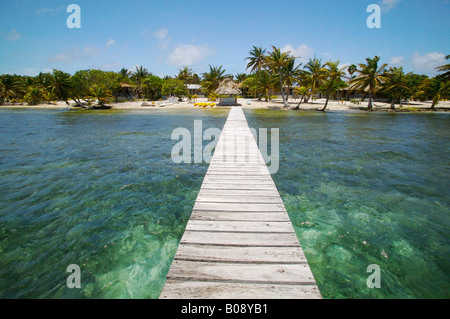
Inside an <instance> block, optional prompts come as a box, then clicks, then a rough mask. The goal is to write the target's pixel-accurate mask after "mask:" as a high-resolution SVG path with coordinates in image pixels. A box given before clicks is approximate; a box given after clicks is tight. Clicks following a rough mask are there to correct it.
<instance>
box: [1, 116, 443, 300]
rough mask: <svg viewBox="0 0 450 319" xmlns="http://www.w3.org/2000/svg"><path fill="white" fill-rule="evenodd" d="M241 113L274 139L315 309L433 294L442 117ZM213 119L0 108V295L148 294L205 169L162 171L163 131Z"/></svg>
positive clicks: (220, 119) (161, 277)
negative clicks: (330, 302)
mask: <svg viewBox="0 0 450 319" xmlns="http://www.w3.org/2000/svg"><path fill="white" fill-rule="evenodd" d="M245 113H246V116H247V118H248V120H249V124H250V125H251V126H253V127H255V128H258V127H265V128H273V127H278V128H279V129H280V144H281V145H280V157H281V158H280V168H279V170H278V172H277V173H276V174H274V175H273V178H274V180H275V183H276V184H277V187H278V189H279V191H280V193H281V196H282V198H283V201H284V203H285V205H286V208H287V210H288V212H289V215H290V217H291V219H292V222H293V224H294V227H295V230H296V232H297V235H298V237H299V240H300V243H301V245H302V247H303V249H304V251H305V253H306V255H307V257H308V261H309V263H310V265H311V268H312V271H313V273H314V275H315V278H316V280H317V283H318V285H319V288H320V290H321V293H322V295H323V296H324V297H327V298H371V297H375V298H383V297H384V298H393V297H397V298H408V297H416V298H429V297H438V298H448V297H449V291H450V269H449V264H450V263H449V262H450V260H449V259H450V257H449V256H450V255H449V247H450V246H449V244H450V243H449V241H450V240H449V235H448V234H449V225H450V217H449V208H450V202H449V198H450V196H449V195H450V187H449V186H450V185H449V183H450V182H449V176H450V174H449V172H450V148H449V146H450V145H449V142H450V140H449V129H448V128H449V127H450V116H448V115H447V114H376V113H372V114H367V113H332V112H330V113H326V114H322V113H315V112H314V113H304V112H289V111H288V112H280V111H278V112H277V111H263V110H245ZM227 114H228V110H152V112H148V111H146V112H138V111H92V112H90V111H89V112H87V111H85V112H73V111H53V110H48V111H47V110H0V176H1V183H0V256H1V259H0V278H1V280H0V297H2V298H26V297H28V298H157V297H158V296H159V294H160V291H161V289H162V287H163V285H164V281H165V275H166V273H167V271H168V269H169V267H170V264H171V262H172V259H173V256H174V254H175V252H176V249H177V245H178V242H179V240H180V238H181V235H182V232H183V230H184V227H185V225H186V222H187V220H188V218H189V216H190V213H191V210H192V206H193V204H194V201H195V198H196V196H197V193H198V190H199V188H200V185H201V182H202V180H203V177H204V174H205V172H206V169H207V165H206V164H174V163H173V162H172V161H171V157H170V152H171V148H172V146H173V145H174V144H175V143H176V142H174V141H171V140H170V136H171V133H172V131H173V129H175V128H176V127H186V128H188V129H190V130H191V132H193V126H194V120H197V119H202V120H203V129H206V128H208V127H218V128H221V127H222V126H223V124H224V122H225V119H226V116H227ZM204 144H206V143H204ZM69 264H78V265H80V266H81V274H82V278H81V285H82V288H81V289H68V288H67V287H66V279H67V277H68V276H69V273H67V272H66V267H67V266H68V265H69ZM369 264H378V265H379V266H380V268H381V288H380V289H369V288H367V286H366V279H367V277H368V276H369V275H370V274H369V273H366V268H367V266H368V265H369Z"/></svg>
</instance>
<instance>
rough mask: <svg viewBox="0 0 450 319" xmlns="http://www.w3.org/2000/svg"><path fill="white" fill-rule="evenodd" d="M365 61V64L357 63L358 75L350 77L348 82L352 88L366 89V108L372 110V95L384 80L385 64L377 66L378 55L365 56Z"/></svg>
mask: <svg viewBox="0 0 450 319" xmlns="http://www.w3.org/2000/svg"><path fill="white" fill-rule="evenodd" d="M366 61H367V64H364V63H358V66H359V69H358V70H356V72H357V73H358V76H356V77H355V78H354V79H352V80H351V81H350V83H351V84H352V89H359V90H364V91H368V93H369V103H368V104H367V110H368V111H372V108H373V105H372V96H373V94H374V93H375V92H376V90H377V88H378V87H379V86H380V85H381V84H383V83H384V81H385V75H384V70H385V68H386V66H387V64H383V65H381V66H380V67H378V62H379V61H380V57H379V56H375V57H374V58H366Z"/></svg>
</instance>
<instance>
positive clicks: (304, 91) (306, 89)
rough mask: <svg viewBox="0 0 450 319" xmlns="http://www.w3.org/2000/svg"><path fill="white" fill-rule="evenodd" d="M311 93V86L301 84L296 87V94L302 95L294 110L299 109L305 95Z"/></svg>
mask: <svg viewBox="0 0 450 319" xmlns="http://www.w3.org/2000/svg"><path fill="white" fill-rule="evenodd" d="M308 93H309V87H307V86H304V85H302V86H299V87H296V88H294V95H296V96H300V102H298V104H297V106H296V107H294V108H293V110H298V109H299V108H300V104H302V102H303V100H304V99H305V96H306V95H308Z"/></svg>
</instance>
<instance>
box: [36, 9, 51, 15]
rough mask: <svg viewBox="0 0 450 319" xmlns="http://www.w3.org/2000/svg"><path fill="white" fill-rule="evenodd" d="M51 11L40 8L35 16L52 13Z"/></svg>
mask: <svg viewBox="0 0 450 319" xmlns="http://www.w3.org/2000/svg"><path fill="white" fill-rule="evenodd" d="M52 11H53V10H52V9H49V8H40V9H37V10H36V14H44V13H49V12H52Z"/></svg>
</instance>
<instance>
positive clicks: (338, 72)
mask: <svg viewBox="0 0 450 319" xmlns="http://www.w3.org/2000/svg"><path fill="white" fill-rule="evenodd" d="M339 63H340V61H339V60H338V61H335V62H333V61H328V62H326V63H325V69H326V73H325V74H326V77H327V80H326V83H325V85H326V94H327V100H326V101H325V105H324V107H323V108H322V109H321V111H325V109H326V108H327V105H328V100H329V99H330V94H331V92H332V91H333V89H335V88H336V84H339V82H341V81H342V80H341V78H342V77H343V76H344V75H345V72H344V70H345V67H343V68H339Z"/></svg>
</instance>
